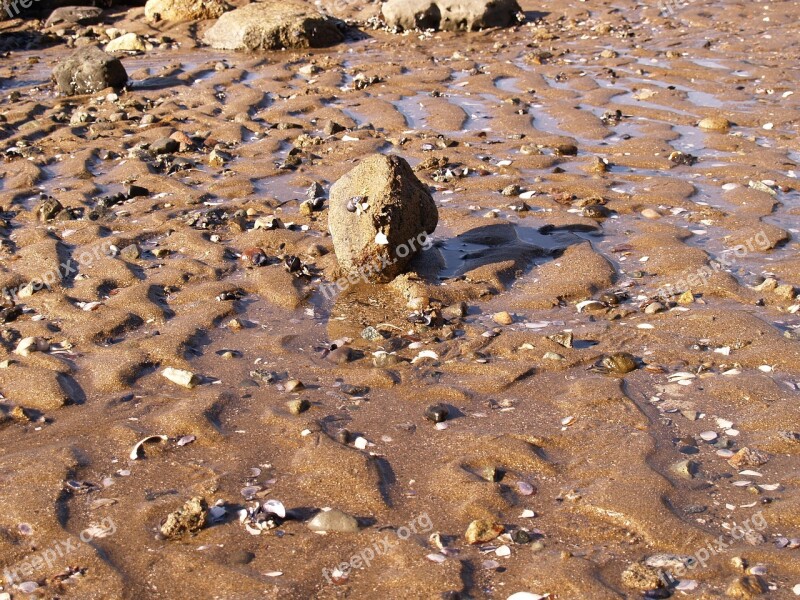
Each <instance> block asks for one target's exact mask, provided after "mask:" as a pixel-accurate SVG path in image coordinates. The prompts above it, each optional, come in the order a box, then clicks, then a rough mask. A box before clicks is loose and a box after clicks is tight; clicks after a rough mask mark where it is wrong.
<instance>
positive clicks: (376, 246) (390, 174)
mask: <svg viewBox="0 0 800 600" xmlns="http://www.w3.org/2000/svg"><path fill="white" fill-rule="evenodd" d="M438 221H439V214H438V211H437V209H436V203H435V202H434V201H433V198H432V197H431V194H430V192H429V191H428V189H427V187H426V186H425V185H423V184H422V182H420V180H419V179H417V177H416V175H414V172H413V171H412V170H411V167H410V166H409V164H408V163H407V162H406V161H405V160H404V159H403V158H400V157H399V156H384V155H382V154H378V155H374V156H370V157H368V158H366V159H364V160H362V161H361V163H359V164H358V166H356V167H355V168H354V169H353V170H351V171H350V172H349V173H347V174H346V175H344V176H343V177H342V178H341V179H339V181H337V182H336V183H335V184H333V186H332V187H331V192H330V212H329V216H328V228H329V229H330V232H331V236H332V238H333V248H334V251H335V252H336V258H337V259H338V261H339V265H340V266H341V267H342V269H344V270H345V271H346V272H347V273H348V274H350V275H357V276H358V277H359V278H363V279H365V280H367V281H372V282H387V281H391V280H392V279H394V278H395V277H396V276H397V275H399V274H400V273H402V272H403V271H404V270H405V268H406V267H407V266H408V263H409V261H410V260H411V258H412V257H413V256H414V255H415V254H416V253H417V252H418V251H419V250H420V249H421V248H422V247H427V244H429V243H430V242H429V240H428V237H427V236H428V235H430V234H431V233H433V231H434V230H435V229H436V225H437V223H438Z"/></svg>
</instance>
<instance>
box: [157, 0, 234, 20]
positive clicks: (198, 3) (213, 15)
mask: <svg viewBox="0 0 800 600" xmlns="http://www.w3.org/2000/svg"><path fill="white" fill-rule="evenodd" d="M230 8H231V7H230V5H229V4H228V3H226V2H223V1H222V0H147V4H145V5H144V16H145V17H147V19H148V20H149V21H202V20H205V19H218V18H220V17H221V16H222V14H223V13H224V12H225V11H226V10H229V9H230Z"/></svg>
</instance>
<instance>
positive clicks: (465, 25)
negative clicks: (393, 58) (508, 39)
mask: <svg viewBox="0 0 800 600" xmlns="http://www.w3.org/2000/svg"><path fill="white" fill-rule="evenodd" d="M381 10H382V13H383V18H384V20H385V21H386V24H387V25H388V26H389V27H397V28H400V29H439V30H443V31H464V30H466V31H474V30H477V29H486V28H488V27H508V26H510V25H513V24H515V23H517V14H519V13H520V12H521V11H522V9H521V8H520V6H519V4H517V0H389V1H388V2H387V3H386V4H384V5H383V7H382V9H381Z"/></svg>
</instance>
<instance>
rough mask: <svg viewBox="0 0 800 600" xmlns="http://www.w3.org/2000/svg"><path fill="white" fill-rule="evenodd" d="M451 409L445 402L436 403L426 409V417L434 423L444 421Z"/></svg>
mask: <svg viewBox="0 0 800 600" xmlns="http://www.w3.org/2000/svg"><path fill="white" fill-rule="evenodd" d="M449 414H450V411H449V410H448V409H447V407H446V406H445V405H444V404H434V405H432V406H429V407H428V408H426V409H425V418H426V419H428V421H433V422H434V423H442V422H444V421H446V420H447V416H448V415H449Z"/></svg>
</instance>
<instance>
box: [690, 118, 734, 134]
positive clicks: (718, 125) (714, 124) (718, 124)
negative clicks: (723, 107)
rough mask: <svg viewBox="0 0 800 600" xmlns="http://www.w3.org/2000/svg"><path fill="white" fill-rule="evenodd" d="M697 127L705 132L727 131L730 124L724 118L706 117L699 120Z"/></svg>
mask: <svg viewBox="0 0 800 600" xmlns="http://www.w3.org/2000/svg"><path fill="white" fill-rule="evenodd" d="M697 126H698V127H699V128H700V129H705V130H707V131H728V129H730V127H731V123H730V121H728V119H726V118H725V117H706V118H705V119H701V120H700V122H699V123H698V124H697Z"/></svg>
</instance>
